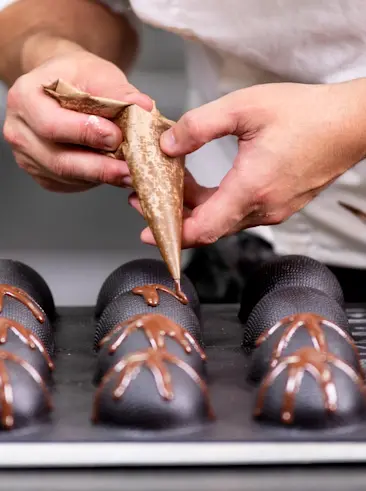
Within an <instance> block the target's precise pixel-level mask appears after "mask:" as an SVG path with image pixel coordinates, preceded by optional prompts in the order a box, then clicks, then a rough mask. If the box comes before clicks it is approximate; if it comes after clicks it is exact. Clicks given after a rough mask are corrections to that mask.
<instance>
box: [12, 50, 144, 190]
mask: <svg viewBox="0 0 366 491" xmlns="http://www.w3.org/2000/svg"><path fill="white" fill-rule="evenodd" d="M59 78H62V79H64V80H65V81H66V82H68V83H70V84H72V85H74V86H75V87H77V88H78V89H80V90H82V91H84V92H88V93H90V94H92V95H95V96H100V97H107V98H112V99H117V100H121V101H122V100H123V101H126V102H131V103H133V104H138V105H139V106H141V107H143V108H144V109H146V110H151V109H152V100H151V99H150V98H149V97H148V96H147V95H145V94H142V93H140V92H139V91H138V90H137V89H136V88H135V87H134V86H133V85H131V84H129V83H128V81H127V78H126V77H125V75H124V74H123V72H122V71H121V70H120V69H119V68H118V67H117V66H115V65H114V64H112V63H110V62H108V61H106V60H104V59H102V58H99V57H98V56H96V55H93V54H91V53H89V52H86V51H83V50H78V51H75V52H72V53H68V54H65V55H62V56H55V57H53V58H51V59H50V60H48V61H47V62H45V63H43V64H42V65H40V66H39V67H37V68H35V69H34V70H32V71H30V72H28V73H27V74H25V75H23V76H21V77H20V78H18V80H17V81H16V82H15V84H14V85H13V86H12V87H11V88H10V90H9V94H8V102H7V113H6V119H5V124H4V137H5V140H6V141H7V142H8V143H10V145H11V147H12V150H13V153H14V156H15V160H16V162H17V164H18V165H19V167H20V168H22V169H23V170H25V171H26V172H28V174H30V175H31V176H32V177H33V179H35V181H37V182H38V183H39V184H40V185H41V186H42V187H43V188H45V189H48V190H49V191H55V192H77V191H84V190H87V189H90V188H92V187H95V186H97V185H98V184H101V183H106V184H112V185H115V186H120V187H124V186H130V185H131V178H130V176H129V172H128V167H127V164H126V162H123V161H120V160H115V159H112V158H110V157H107V156H104V155H102V154H100V153H98V152H95V151H93V150H92V149H99V150H107V151H114V150H116V149H117V148H118V146H119V144H120V143H121V141H122V134H121V131H120V129H119V128H118V127H117V126H116V125H115V124H114V123H112V122H111V121H108V120H106V119H104V118H101V117H98V118H95V117H92V118H91V117H90V116H89V115H87V114H81V113H78V112H75V111H70V110H67V109H62V108H61V107H60V106H59V104H58V103H57V102H56V101H55V100H53V99H51V98H50V97H49V96H47V95H46V94H45V93H44V92H43V89H42V86H43V85H48V84H51V83H52V82H54V81H55V80H57V79H59ZM88 148H89V149H88Z"/></svg>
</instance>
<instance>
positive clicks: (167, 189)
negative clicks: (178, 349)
mask: <svg viewBox="0 0 366 491" xmlns="http://www.w3.org/2000/svg"><path fill="white" fill-rule="evenodd" d="M43 89H44V91H45V93H46V94H48V95H49V96H51V97H53V98H54V99H56V100H57V101H58V103H59V104H60V105H61V107H63V108H65V109H71V110H74V111H78V112H81V113H86V114H91V115H95V116H101V117H104V118H106V119H109V120H111V121H113V122H114V123H115V124H116V125H117V126H119V128H120V129H121V131H122V134H123V138H124V141H123V142H122V143H121V145H120V147H119V148H118V149H117V151H116V152H114V153H111V152H102V153H104V154H106V155H108V156H110V157H113V158H116V159H124V160H126V162H127V165H128V168H129V171H130V174H131V178H132V183H133V187H134V189H135V191H136V193H137V196H138V198H139V201H140V204H141V208H142V211H143V214H144V218H145V220H146V221H147V223H148V225H149V227H150V229H151V231H152V233H153V236H154V239H155V241H156V244H157V246H158V248H159V250H160V254H161V256H162V258H163V260H164V261H165V263H166V265H167V267H168V270H169V272H170V274H171V276H172V278H173V280H174V283H175V288H176V293H177V295H178V296H179V298H180V299H181V300H182V301H184V302H186V297H185V295H184V293H183V292H182V291H181V287H180V277H181V240H182V220H183V186H184V158H171V157H168V156H167V155H166V154H164V153H163V152H162V151H161V149H160V142H159V141H160V135H161V134H162V133H163V132H164V131H165V130H167V129H168V128H170V127H171V126H172V125H173V124H174V122H173V121H170V120H168V119H167V118H165V117H164V116H162V115H161V114H160V112H159V111H158V110H157V108H156V105H155V103H154V106H153V109H152V111H151V112H149V111H146V110H145V109H142V108H141V107H139V106H137V105H136V104H129V103H125V102H121V101H116V100H113V99H105V98H102V97H94V96H91V95H90V94H87V93H85V92H81V91H80V90H78V89H76V88H75V87H73V86H72V85H69V84H68V83H66V82H64V81H63V80H61V79H60V80H57V81H55V82H54V83H52V84H51V85H49V86H44V87H43Z"/></svg>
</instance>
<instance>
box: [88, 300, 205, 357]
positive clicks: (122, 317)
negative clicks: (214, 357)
mask: <svg viewBox="0 0 366 491" xmlns="http://www.w3.org/2000/svg"><path fill="white" fill-rule="evenodd" d="M159 295H160V303H159V305H157V306H156V307H150V306H149V305H147V304H146V302H145V300H144V299H143V298H142V297H141V296H140V295H135V294H134V293H131V292H127V293H124V294H123V295H119V296H118V297H117V298H116V299H115V300H114V301H113V302H112V303H110V304H109V305H108V307H107V308H106V309H105V310H104V312H103V314H102V316H101V317H100V319H99V321H98V323H97V328H96V333H95V338H94V347H95V348H97V346H98V344H99V342H100V341H101V340H102V339H103V338H104V336H106V335H107V334H108V333H109V332H111V331H112V330H113V328H115V327H116V326H117V325H118V324H120V323H121V322H124V321H126V320H127V319H129V318H130V317H133V316H134V315H138V314H162V315H165V316H166V317H168V318H169V319H171V320H172V321H174V322H175V323H177V324H179V325H180V326H182V327H183V328H184V329H186V330H187V331H188V332H189V333H190V334H191V335H192V336H193V337H194V339H196V341H197V342H198V343H200V344H202V333H201V326H200V323H199V320H198V318H197V316H196V314H195V313H194V312H193V310H192V309H191V308H190V306H189V305H184V304H182V303H181V302H179V300H177V299H176V298H174V297H173V296H171V295H169V294H168V293H165V292H159Z"/></svg>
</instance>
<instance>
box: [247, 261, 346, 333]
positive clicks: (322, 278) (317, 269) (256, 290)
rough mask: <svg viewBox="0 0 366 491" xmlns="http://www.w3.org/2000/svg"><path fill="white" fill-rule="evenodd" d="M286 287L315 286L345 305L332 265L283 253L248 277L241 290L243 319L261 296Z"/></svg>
mask: <svg viewBox="0 0 366 491" xmlns="http://www.w3.org/2000/svg"><path fill="white" fill-rule="evenodd" d="M284 287H286V288H287V287H308V288H314V289H316V290H320V291H321V292H323V293H325V294H326V295H328V296H329V297H331V298H333V299H334V300H335V301H336V302H338V303H339V304H340V305H341V306H343V302H344V299H343V292H342V288H341V286H340V284H339V282H338V280H337V278H336V277H335V275H334V274H333V273H332V272H331V271H330V270H329V268H327V267H326V266H325V265H324V264H322V263H320V262H319V261H316V260H315V259H312V258H310V257H307V256H299V255H289V256H282V257H276V258H273V259H270V260H269V261H266V262H265V263H263V264H262V265H261V266H260V267H259V268H257V269H256V270H255V271H254V272H253V274H252V275H251V277H250V278H249V279H248V282H247V286H246V287H245V288H244V290H243V293H242V299H241V305H240V312H239V319H240V321H241V322H242V323H245V322H246V320H247V318H248V316H249V314H250V312H251V311H252V309H253V308H254V307H255V305H256V304H257V303H258V302H259V301H260V300H261V298H263V297H264V296H265V295H267V294H268V293H270V292H272V291H277V290H280V289H281V288H284Z"/></svg>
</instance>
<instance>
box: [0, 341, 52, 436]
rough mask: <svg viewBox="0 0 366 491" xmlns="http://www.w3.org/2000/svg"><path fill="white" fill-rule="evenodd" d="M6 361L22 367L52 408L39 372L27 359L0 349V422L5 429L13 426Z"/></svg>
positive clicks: (10, 391) (11, 397) (10, 389)
mask: <svg viewBox="0 0 366 491" xmlns="http://www.w3.org/2000/svg"><path fill="white" fill-rule="evenodd" d="M6 362H12V363H16V364H17V365H20V366H21V367H23V368H24V369H25V370H26V371H27V372H28V374H29V375H30V376H31V377H32V378H33V380H34V381H35V382H36V383H37V384H38V385H39V386H40V387H41V389H42V391H43V394H44V397H45V400H46V403H47V406H48V408H49V409H52V403H51V397H50V394H49V392H48V390H47V387H46V384H45V382H44V381H43V379H42V377H41V376H40V374H39V373H38V372H37V370H35V368H33V367H32V365H30V364H29V363H28V362H27V361H25V360H23V359H22V358H20V357H19V356H17V355H15V354H14V353H10V352H8V351H0V403H1V418H0V421H1V424H2V426H3V427H4V428H5V429H11V428H12V427H13V426H14V410H13V388H12V385H11V382H10V377H9V373H8V370H7V368H6Z"/></svg>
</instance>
